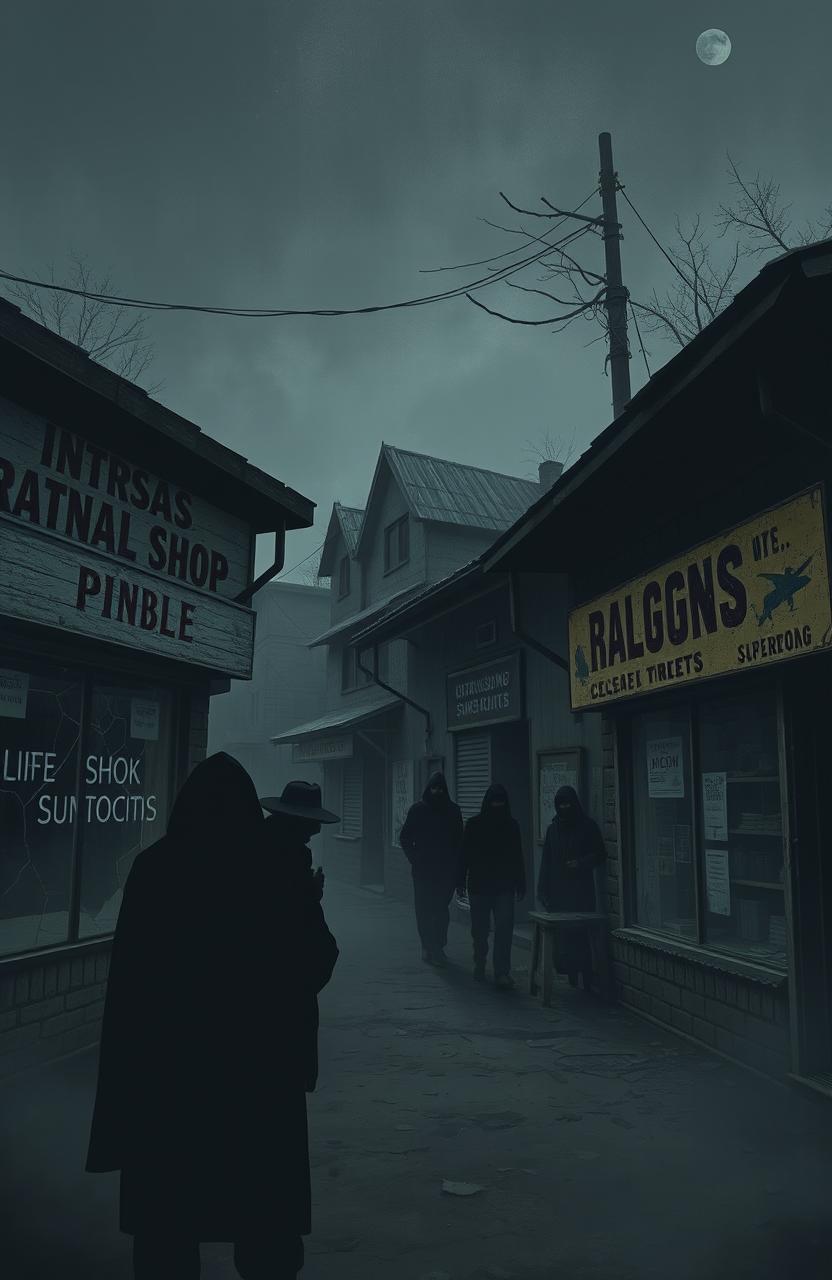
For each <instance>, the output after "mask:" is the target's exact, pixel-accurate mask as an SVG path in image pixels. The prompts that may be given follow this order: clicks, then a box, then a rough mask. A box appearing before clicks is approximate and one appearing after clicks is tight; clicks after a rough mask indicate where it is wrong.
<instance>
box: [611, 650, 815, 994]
mask: <svg viewBox="0 0 832 1280" xmlns="http://www.w3.org/2000/svg"><path fill="white" fill-rule="evenodd" d="M723 685H724V681H719V680H718V681H710V680H708V681H705V682H704V683H703V684H702V686H701V687H699V688H697V689H695V690H689V691H687V693H686V695H681V694H679V695H677V696H675V697H673V698H672V699H671V698H668V699H667V700H665V699H660V700H659V699H656V700H654V699H646V698H642V699H639V700H638V702H637V703H635V704H634V705H633V706H631V707H628V708H627V709H626V711H625V713H624V714H623V715H617V716H616V738H617V745H618V752H617V756H618V760H619V771H618V775H619V776H618V801H619V811H620V815H621V833H622V837H624V839H625V840H626V845H625V847H624V848H622V850H621V860H622V869H623V871H624V874H625V882H624V885H623V892H622V895H621V915H622V919H621V924H622V926H623V928H625V929H627V930H633V931H635V932H637V933H639V934H642V935H644V936H645V937H649V938H650V939H654V940H655V941H656V942H660V943H662V944H664V945H666V946H670V947H673V946H677V945H680V946H681V947H683V948H687V949H689V950H691V951H693V952H695V953H701V954H702V955H703V956H704V955H711V956H714V957H715V958H719V959H722V960H724V961H725V962H726V963H728V964H730V963H736V964H740V965H743V966H745V967H746V968H750V969H754V968H758V969H763V970H767V971H771V972H775V973H777V974H779V975H782V976H785V975H786V974H788V969H787V970H785V971H784V970H783V968H782V966H781V965H779V964H777V963H773V962H772V963H768V962H767V961H766V960H764V959H761V958H759V957H756V956H751V955H744V954H742V953H741V952H739V951H734V950H732V949H728V948H724V947H720V946H719V945H717V944H716V943H713V942H709V941H707V929H706V922H705V913H706V907H707V892H706V883H705V849H704V840H703V838H702V812H701V810H702V795H701V787H698V786H696V783H695V780H696V779H697V778H699V777H701V739H702V724H701V722H702V717H703V713H704V708H705V705H706V704H707V703H712V702H715V701H720V700H728V699H733V698H736V699H737V700H742V699H743V698H744V697H747V698H749V699H750V698H753V697H754V696H755V695H756V696H761V695H763V696H768V697H769V698H770V699H771V701H772V702H773V704H774V709H775V714H776V724H777V738H776V746H777V755H778V770H777V773H778V777H779V779H780V811H781V814H782V815H783V866H784V898H783V902H784V911H785V915H786V921H787V923H786V929H787V934H788V933H789V930H790V929H791V908H790V905H789V892H788V888H787V885H786V878H787V877H788V874H789V870H788V868H789V859H788V848H787V842H788V831H787V827H788V807H789V798H788V796H789V793H788V761H787V756H786V754H785V745H786V743H785V736H784V735H785V724H784V716H785V711H784V705H785V704H784V696H783V681H782V677H778V679H776V680H774V681H772V680H771V678H770V677H769V678H766V675H760V676H757V677H756V678H755V677H751V678H747V677H746V678H744V679H743V686H742V688H737V687H736V686H735V685H733V682H732V685H731V687H729V688H723V687H721V686H723ZM653 711H655V712H660V713H661V714H672V713H673V712H674V711H680V712H681V711H684V712H685V713H686V715H687V717H688V725H689V735H690V736H689V759H690V771H691V776H690V779H689V782H690V786H691V789H692V792H693V795H692V805H691V840H692V846H693V859H694V902H695V910H696V939H693V938H681V939H680V938H678V937H677V936H676V935H675V934H674V933H673V932H671V931H670V930H663V929H660V928H657V927H654V926H650V925H645V924H642V923H640V922H639V919H638V894H637V876H638V864H637V849H636V837H635V823H636V812H635V810H636V801H635V786H634V782H635V769H634V757H633V739H634V732H633V730H634V722H635V720H636V718H637V717H641V716H643V715H649V714H650V713H651V712H653ZM789 946H790V944H789V943H788V942H787V949H786V953H787V957H788V956H789V954H790V952H789ZM787 963H788V961H787Z"/></svg>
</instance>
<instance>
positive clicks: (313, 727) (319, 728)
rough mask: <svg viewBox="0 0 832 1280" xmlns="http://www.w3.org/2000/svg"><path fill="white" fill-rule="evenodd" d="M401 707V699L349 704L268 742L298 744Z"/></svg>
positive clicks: (280, 734)
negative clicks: (303, 740) (304, 739)
mask: <svg viewBox="0 0 832 1280" xmlns="http://www.w3.org/2000/svg"><path fill="white" fill-rule="evenodd" d="M402 705H403V703H402V700H401V698H391V697H386V698H379V699H378V700H377V701H376V702H369V703H367V702H363V703H359V704H358V705H357V706H356V704H355V703H353V702H351V703H350V705H349V706H346V707H339V708H338V710H337V711H328V712H327V713H326V715H325V716H319V717H318V719H317V720H307V721H306V723H305V724H296V725H295V727H294V728H293V729H285V730H284V731H283V732H282V733H278V734H276V735H275V737H273V738H269V742H299V741H301V740H302V739H303V738H314V737H315V736H316V735H317V734H319V733H327V732H332V730H333V729H348V728H350V727H351V726H352V725H359V724H364V723H365V722H366V721H367V720H372V719H373V717H374V716H380V715H383V714H384V713H385V712H387V711H392V710H393V708H394V707H401V706H402Z"/></svg>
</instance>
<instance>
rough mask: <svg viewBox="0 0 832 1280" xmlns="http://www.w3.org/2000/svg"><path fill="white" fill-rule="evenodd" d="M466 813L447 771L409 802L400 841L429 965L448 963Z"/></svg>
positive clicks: (423, 951) (424, 953)
mask: <svg viewBox="0 0 832 1280" xmlns="http://www.w3.org/2000/svg"><path fill="white" fill-rule="evenodd" d="M462 832H463V825H462V814H461V813H460V811H459V807H458V806H457V805H455V804H454V803H453V801H452V800H451V797H450V795H449V793H448V784H447V782H446V781H445V775H444V773H439V772H437V773H434V774H432V775H431V777H430V779H429V781H428V785H427V786H426V787H425V790H424V792H423V794H422V799H421V800H417V801H416V803H415V804H413V805H411V806H410V809H409V810H408V814H407V817H406V818H405V822H404V826H403V827H402V829H401V834H400V836H399V843H400V844H401V847H402V849H403V850H404V852H405V855H406V857H407V860H408V862H409V863H410V867H411V870H412V873H413V901H414V906H415V909H416V925H417V928H418V930H419V937H420V939H421V942H422V959H423V960H424V961H425V963H426V964H434V965H440V966H444V965H446V964H447V963H448V960H447V957H446V955H445V947H446V946H447V945H448V925H449V923H450V913H449V911H448V907H449V905H450V901H451V898H452V896H453V892H454V886H455V885H456V877H457V868H458V865H459V855H460V852H461V850H462Z"/></svg>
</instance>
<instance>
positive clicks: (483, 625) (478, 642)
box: [474, 618, 497, 649]
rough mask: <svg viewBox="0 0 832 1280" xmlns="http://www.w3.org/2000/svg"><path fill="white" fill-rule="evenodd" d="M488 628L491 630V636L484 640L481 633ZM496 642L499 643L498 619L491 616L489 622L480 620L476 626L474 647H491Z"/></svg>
mask: <svg viewBox="0 0 832 1280" xmlns="http://www.w3.org/2000/svg"><path fill="white" fill-rule="evenodd" d="M486 629H488V630H489V638H488V639H487V640H483V639H481V638H480V633H481V632H483V631H485V630H486ZM496 643H497V621H496V619H495V618H489V619H488V621H487V622H480V623H479V624H478V625H477V626H475V627H474V648H475V649H490V648H491V646H492V645H495V644H496Z"/></svg>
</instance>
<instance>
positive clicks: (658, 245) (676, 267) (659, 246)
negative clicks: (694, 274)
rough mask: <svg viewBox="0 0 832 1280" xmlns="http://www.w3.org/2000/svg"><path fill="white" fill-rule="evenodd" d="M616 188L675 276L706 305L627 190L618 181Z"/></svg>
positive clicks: (705, 301)
mask: <svg viewBox="0 0 832 1280" xmlns="http://www.w3.org/2000/svg"><path fill="white" fill-rule="evenodd" d="M618 190H619V191H620V192H621V194H622V196H623V197H624V199H625V200H626V201H627V204H628V205H629V206H630V208H631V209H632V211H633V213H634V214H635V215H636V217H637V218H638V220H639V222H640V223H641V225H642V226H643V227H644V230H645V231H646V232H647V234H648V236H649V237H650V239H651V240H652V241H653V243H654V244H655V246H656V248H657V249H659V251H660V252H661V253H662V254H663V255H664V257H665V258H667V261H668V262H669V263H670V265H671V267H672V268H673V270H674V271H675V272H676V274H677V276H679V278H680V279H681V280H682V281H683V282H684V284H685V286H686V287H687V288H688V289H690V291H691V293H692V294H694V295H695V296H696V297H697V298H699V299H700V301H701V302H704V303H705V305H707V300H706V299H705V298H703V297H702V295H701V294H700V292H699V290H698V289H697V287H696V285H695V284H694V283H693V282H692V281H690V280H688V278H687V276H686V275H685V273H684V271H683V270H682V269H681V267H680V266H679V264H678V263H677V262H674V261H673V258H672V257H671V256H670V254H669V253H668V252H667V250H666V249H665V247H664V245H663V244H662V243H661V241H659V240H658V239H657V238H656V236H654V235H653V232H652V231H651V230H650V228H649V227H648V225H647V223H646V222H645V221H644V219H643V218H642V216H641V214H640V213H639V211H638V209H637V208H636V207H635V205H634V204H633V202H632V200H631V199H630V197H629V196H628V195H627V192H626V191H625V190H624V187H623V186H621V184H620V183H619V186H618Z"/></svg>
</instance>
